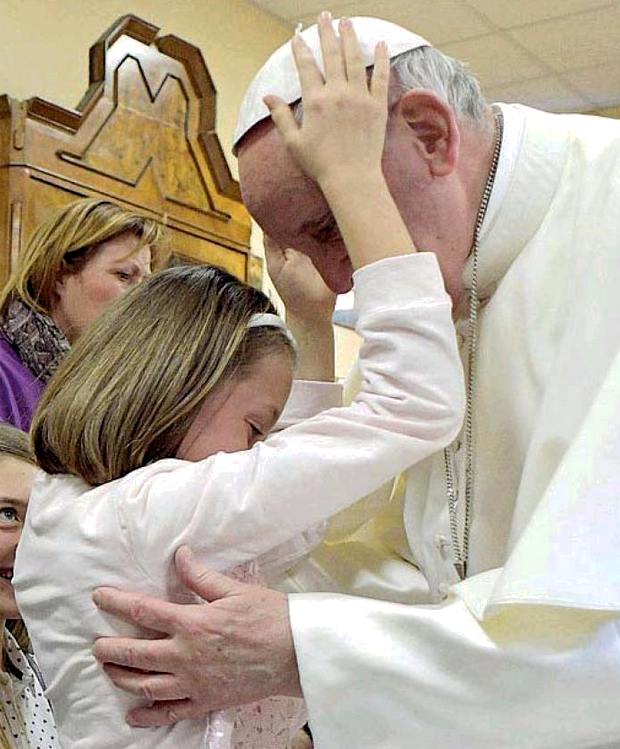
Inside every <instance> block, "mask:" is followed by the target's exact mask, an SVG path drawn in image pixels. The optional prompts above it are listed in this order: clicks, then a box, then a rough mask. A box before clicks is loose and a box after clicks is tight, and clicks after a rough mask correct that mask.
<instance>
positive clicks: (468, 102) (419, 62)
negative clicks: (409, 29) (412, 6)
mask: <svg viewBox="0 0 620 749" xmlns="http://www.w3.org/2000/svg"><path fill="white" fill-rule="evenodd" d="M391 66H392V72H393V73H394V79H395V80H394V83H393V87H394V93H395V94H396V97H395V98H400V97H401V96H402V95H403V94H405V93H406V92H407V91H411V90H412V89H415V88H427V89H430V90H431V91H434V92H435V93H436V94H437V95H438V96H439V97H441V99H443V101H444V102H446V104H449V105H450V107H452V109H453V110H454V112H455V114H456V116H457V118H458V119H470V120H473V121H474V122H479V123H480V124H482V122H484V120H485V115H486V113H487V111H488V104H487V102H486V100H485V98H484V96H483V95H482V91H481V89H480V84H479V83H478V80H477V79H476V77H475V76H474V75H473V74H472V73H470V71H469V70H468V69H467V66H466V65H465V64H464V63H462V62H460V61H459V60H455V59H454V58H452V57H448V55H444V54H443V52H440V51H439V50H438V49H435V48H434V47H418V48H417V49H411V50H409V51H408V52H403V53H402V55H398V56H397V57H395V58H394V59H393V60H392V63H391Z"/></svg>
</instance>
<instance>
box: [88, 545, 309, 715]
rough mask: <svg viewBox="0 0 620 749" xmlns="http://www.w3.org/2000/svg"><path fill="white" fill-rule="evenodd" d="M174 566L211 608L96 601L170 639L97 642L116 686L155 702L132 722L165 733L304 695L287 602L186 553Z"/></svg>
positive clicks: (128, 598) (140, 599)
mask: <svg viewBox="0 0 620 749" xmlns="http://www.w3.org/2000/svg"><path fill="white" fill-rule="evenodd" d="M175 564H176V568H177V572H178V575H179V577H180V579H181V580H182V581H183V583H184V584H185V585H186V586H187V587H188V588H189V589H190V590H192V591H194V592H195V593H197V594H198V595H199V596H200V597H201V598H203V599H204V600H205V601H206V603H204V604H197V605H182V604H174V603H169V602H166V601H160V600H158V599H156V598H150V597H149V596H145V595H140V594H134V593H125V592H122V591H119V590H116V589H114V588H99V589H98V590H97V591H95V593H94V595H93V599H94V601H95V603H96V604H97V606H98V607H99V608H100V609H102V610H103V611H106V612H107V613H109V614H114V615H116V616H119V617H120V618H122V619H124V620H125V621H128V622H131V623H132V624H136V625H137V626H139V627H142V628H145V629H148V630H151V631H155V632H160V633H162V634H163V635H164V636H163V638H162V639H156V640H155V639H137V638H129V637H104V638H100V639H99V640H97V642H96V643H95V646H94V653H95V656H96V657H97V659H98V660H99V661H100V662H102V663H103V664H104V665H103V667H104V669H105V671H106V673H107V674H108V676H109V677H110V678H111V679H112V681H113V682H114V684H116V686H118V687H120V688H121V689H124V690H125V691H127V692H131V693H132V694H135V695H138V696H139V697H144V699H145V700H148V701H150V702H153V704H152V705H151V706H145V707H140V708H136V709H134V710H132V711H131V712H130V713H129V715H128V716H127V719H128V721H129V722H130V723H131V724H132V725H136V726H144V727H147V726H162V725H168V724H171V723H175V722H177V721H179V720H185V719H196V718H199V717H202V716H204V715H205V714H206V713H208V712H209V711H211V710H218V709H224V708H227V707H232V706H235V705H241V704H244V703H247V702H254V701H255V700H260V699H263V698H265V697H268V696H271V695H275V694H285V695H289V696H295V697H299V696H301V687H300V684H299V675H298V671H297V661H296V658H295V650H294V646H293V637H292V634H291V629H290V625H289V619H288V602H287V599H286V596H285V595H284V594H282V593H277V592H276V591H272V590H269V589H267V588H261V587H259V586H255V585H245V584H243V583H239V582H236V581H234V580H231V579H230V578H229V577H226V576H225V575H220V574H219V573H217V572H213V571H211V570H208V569H207V568H206V567H204V566H202V565H200V564H198V563H197V562H196V561H195V560H194V559H193V558H192V555H191V552H190V550H189V548H188V547H183V548H181V549H180V550H179V551H178V552H177V554H176V557H175Z"/></svg>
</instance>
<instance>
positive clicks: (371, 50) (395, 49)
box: [233, 16, 431, 147]
mask: <svg viewBox="0 0 620 749" xmlns="http://www.w3.org/2000/svg"><path fill="white" fill-rule="evenodd" d="M351 20H352V21H353V26H354V28H355V32H356V34H357V38H358V39H359V42H360V46H361V48H362V55H363V58H364V63H365V65H366V67H369V66H370V65H372V64H373V62H374V58H375V47H376V46H377V44H378V43H379V42H385V43H386V44H387V45H388V50H389V54H390V59H392V58H393V57H396V56H397V55H400V54H402V53H403V52H408V51H409V50H411V49H417V48H418V47H430V46H431V45H430V43H429V42H427V41H426V39H423V38H422V37H421V36H418V35H417V34H414V33H413V32H412V31H407V29H404V28H403V27H402V26H397V25H396V24H395V23H390V21H383V20H382V19H380V18H366V17H363V16H359V17H357V18H352V19H351ZM333 23H334V26H335V27H336V30H337V24H338V21H337V20H336V19H334V21H333ZM301 35H302V37H303V39H304V41H305V42H306V44H307V45H308V46H309V47H310V49H311V50H312V51H313V52H314V56H315V57H316V59H317V62H318V64H319V66H320V68H321V70H323V58H322V55H321V43H320V40H319V33H318V27H317V26H316V25H314V26H310V28H307V29H305V31H302V32H301ZM267 94H275V95H276V96H279V97H280V98H281V99H283V100H284V101H285V102H286V103H287V104H293V102H296V101H297V100H298V99H301V87H300V85H299V77H298V75H297V68H296V67H295V61H294V59H293V53H292V51H291V43H290V42H287V43H286V44H283V45H282V46H281V47H280V49H277V50H276V51H275V52H274V53H273V54H272V55H271V57H270V58H269V59H268V60H267V62H266V63H265V64H264V65H263V67H262V68H261V69H260V70H259V71H258V73H257V74H256V76H255V77H254V80H253V81H252V83H251V84H250V86H249V88H248V90H247V91H246V93H245V96H244V97H243V102H242V103H241V108H240V109H239V117H238V119H237V128H236V130H235V136H234V139H233V147H236V146H237V144H238V143H239V141H240V140H241V138H243V136H244V135H245V134H246V133H247V132H248V130H251V129H252V128H253V127H254V125H256V124H257V123H258V122H260V121H261V120H264V119H266V118H267V117H269V110H268V109H267V107H266V106H265V105H264V104H263V97H264V96H266V95H267Z"/></svg>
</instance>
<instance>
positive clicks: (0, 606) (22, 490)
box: [0, 424, 36, 619]
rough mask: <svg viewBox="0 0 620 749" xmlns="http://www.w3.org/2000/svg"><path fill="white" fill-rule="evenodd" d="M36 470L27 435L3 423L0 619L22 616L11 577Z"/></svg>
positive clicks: (0, 431)
mask: <svg viewBox="0 0 620 749" xmlns="http://www.w3.org/2000/svg"><path fill="white" fill-rule="evenodd" d="M35 473H36V467H35V465H34V456H33V454H32V451H31V449H30V442H29V439H28V435H27V434H24V433H23V432H20V431H19V429H15V427H12V426H10V425H9V424H0V619H16V618H17V617H19V611H18V610H17V605H16V603H15V593H14V591H13V585H12V583H11V580H12V578H13V562H14V560H15V549H16V548H17V543H18V541H19V538H20V536H21V532H22V527H23V523H24V518H25V516H26V508H27V507H28V497H29V496H30V490H31V488H32V482H33V481H34V476H35Z"/></svg>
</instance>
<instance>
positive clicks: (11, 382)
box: [0, 335, 44, 432]
mask: <svg viewBox="0 0 620 749" xmlns="http://www.w3.org/2000/svg"><path fill="white" fill-rule="evenodd" d="M43 388H44V384H43V383H42V382H41V381H40V380H37V378H36V377H35V376H34V375H33V374H32V372H31V371H30V370H29V369H28V367H26V365H25V364H23V363H22V361H21V359H20V358H19V356H18V355H17V352H16V351H15V349H14V348H13V347H12V346H11V344H10V343H9V342H8V341H7V340H6V338H4V336H1V335H0V421H8V422H9V424H13V425H14V426H16V427H18V428H19V429H23V430H24V431H25V432H27V431H28V430H29V429H30V422H31V421H32V416H33V414H34V412H35V410H36V407H37V404H38V403H39V399H40V397H41V393H42V392H43Z"/></svg>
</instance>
